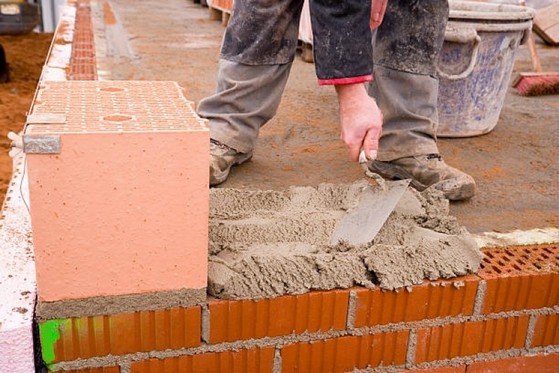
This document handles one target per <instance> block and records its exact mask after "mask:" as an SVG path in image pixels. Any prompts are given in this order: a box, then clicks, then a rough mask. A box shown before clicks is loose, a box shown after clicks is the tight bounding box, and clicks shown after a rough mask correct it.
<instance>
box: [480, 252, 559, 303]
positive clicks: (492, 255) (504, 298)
mask: <svg viewBox="0 0 559 373" xmlns="http://www.w3.org/2000/svg"><path fill="white" fill-rule="evenodd" d="M479 276H480V277H481V278H482V279H484V280H485V281H486V283H487V286H486V291H485V298H484V302H483V309H482V312H483V313H486V314H487V313H494V312H505V311H519V310H530V309H538V308H542V307H554V306H557V305H559V246H557V245H537V246H515V247H507V248H499V249H486V250H484V259H483V262H482V269H481V270H480V272H479Z"/></svg>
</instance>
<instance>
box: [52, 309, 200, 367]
mask: <svg viewBox="0 0 559 373" xmlns="http://www.w3.org/2000/svg"><path fill="white" fill-rule="evenodd" d="M70 320H71V322H70V323H68V324H65V325H69V326H70V327H69V328H67V327H62V328H61V329H60V330H59V333H60V339H58V341H56V343H55V344H54V346H53V350H54V355H55V356H56V361H57V362H60V361H72V360H75V359H80V358H81V359H87V358H91V357H98V356H107V355H109V354H111V355H124V354H130V353H135V352H149V351H153V350H166V349H180V348H188V347H196V346H199V345H200V343H201V341H200V339H201V337H200V330H201V310H200V307H192V308H178V309H171V310H160V311H144V312H134V313H125V314H115V315H110V316H94V317H83V318H74V319H70Z"/></svg>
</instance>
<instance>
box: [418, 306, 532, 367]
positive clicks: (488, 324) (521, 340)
mask: <svg viewBox="0 0 559 373" xmlns="http://www.w3.org/2000/svg"><path fill="white" fill-rule="evenodd" d="M527 329H528V317H527V316H521V317H510V318H503V319H496V320H486V321H474V322H466V323H458V324H450V325H443V326H438V327H431V328H422V329H418V331H417V344H416V354H415V363H424V362H429V361H437V360H443V359H451V358H454V357H460V356H471V355H475V354H478V353H486V352H493V351H499V350H507V349H511V348H522V347H524V345H525V340H526V334H527Z"/></svg>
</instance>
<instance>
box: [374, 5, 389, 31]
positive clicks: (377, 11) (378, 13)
mask: <svg viewBox="0 0 559 373" xmlns="http://www.w3.org/2000/svg"><path fill="white" fill-rule="evenodd" d="M387 2H388V0H372V1H371V20H370V22H369V24H370V26H371V30H374V29H376V28H377V27H378V26H379V25H380V24H381V23H382V19H383V18H384V12H385V10H386V3H387Z"/></svg>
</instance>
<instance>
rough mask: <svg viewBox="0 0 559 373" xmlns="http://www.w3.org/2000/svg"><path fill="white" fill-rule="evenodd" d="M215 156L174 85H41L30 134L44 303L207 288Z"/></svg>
mask: <svg viewBox="0 0 559 373" xmlns="http://www.w3.org/2000/svg"><path fill="white" fill-rule="evenodd" d="M208 148H209V131H208V129H207V126H206V123H205V121H203V120H202V119H200V118H199V117H198V116H197V115H196V114H195V112H194V110H193V109H192V105H191V103H190V102H189V101H187V100H186V99H185V98H184V96H183V92H182V91H181V89H180V87H179V86H178V85H177V84H176V83H174V82H135V81H133V82H130V81H128V82H125V81H122V82H108V81H106V82H100V81H61V82H44V83H41V85H40V87H39V91H38V95H37V97H36V100H35V102H34V105H33V107H32V112H31V115H29V117H28V125H27V127H26V131H25V133H24V151H25V153H26V154H27V172H28V178H29V199H30V211H31V224H32V232H33V244H34V249H35V257H36V268H37V287H38V294H39V299H40V300H42V301H47V302H50V301H59V300H68V299H82V298H89V297H98V296H111V295H126V294H143V293H146V292H158V291H173V290H181V289H203V288H205V287H206V281H207V249H208V199H209V193H208V169H209V166H208V162H209V160H208V152H209V150H208Z"/></svg>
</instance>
